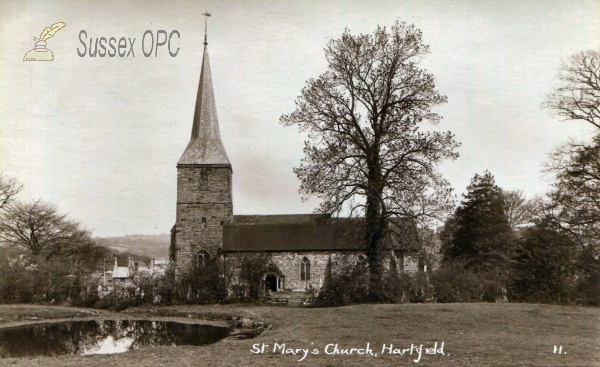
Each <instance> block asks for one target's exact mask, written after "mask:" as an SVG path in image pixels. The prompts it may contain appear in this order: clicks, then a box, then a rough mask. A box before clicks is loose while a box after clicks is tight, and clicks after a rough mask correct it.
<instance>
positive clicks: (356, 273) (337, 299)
mask: <svg viewBox="0 0 600 367" xmlns="http://www.w3.org/2000/svg"><path fill="white" fill-rule="evenodd" d="M327 267H328V270H327V271H326V276H325V280H324V282H323V288H322V289H321V292H320V293H319V299H318V301H317V303H316V306H317V307H325V306H326V307H329V306H343V305H349V304H354V303H362V302H365V301H366V300H367V297H368V289H369V278H368V269H367V262H366V261H358V262H357V261H354V260H353V259H351V258H350V257H336V259H335V263H334V262H333V261H332V259H331V258H330V259H329V261H328V264H327Z"/></svg>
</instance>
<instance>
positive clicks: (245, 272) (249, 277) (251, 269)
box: [231, 253, 271, 301]
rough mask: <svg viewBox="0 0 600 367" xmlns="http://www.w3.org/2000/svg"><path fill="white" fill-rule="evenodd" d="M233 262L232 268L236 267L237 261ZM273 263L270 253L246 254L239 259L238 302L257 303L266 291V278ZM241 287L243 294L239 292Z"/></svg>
mask: <svg viewBox="0 0 600 367" xmlns="http://www.w3.org/2000/svg"><path fill="white" fill-rule="evenodd" d="M231 260H232V264H231V265H232V266H236V260H234V259H231ZM270 263H271V255H270V254H268V253H254V254H245V255H244V256H242V257H241V258H238V259H237V266H238V269H239V283H238V294H237V299H238V300H244V299H245V300H250V301H256V300H258V299H259V298H260V296H261V295H262V292H263V290H264V289H265V284H264V276H265V273H266V272H267V270H268V267H269V264H270ZM240 287H241V290H242V291H241V292H239V290H240Z"/></svg>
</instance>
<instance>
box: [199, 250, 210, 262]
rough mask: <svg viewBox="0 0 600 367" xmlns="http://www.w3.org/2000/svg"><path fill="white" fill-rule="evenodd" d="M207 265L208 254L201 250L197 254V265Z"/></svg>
mask: <svg viewBox="0 0 600 367" xmlns="http://www.w3.org/2000/svg"><path fill="white" fill-rule="evenodd" d="M207 263H208V252H206V251H204V250H202V251H200V252H198V265H200V266H204V265H205V264H207Z"/></svg>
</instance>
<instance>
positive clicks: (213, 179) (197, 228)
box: [175, 165, 233, 264]
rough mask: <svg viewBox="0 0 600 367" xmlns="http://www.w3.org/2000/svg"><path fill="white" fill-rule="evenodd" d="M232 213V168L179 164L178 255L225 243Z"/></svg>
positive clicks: (189, 254) (194, 252) (191, 253)
mask: <svg viewBox="0 0 600 367" xmlns="http://www.w3.org/2000/svg"><path fill="white" fill-rule="evenodd" d="M232 216H233V205H232V197H231V168H230V167H227V166H224V167H219V168H216V167H207V166H200V165H194V166H191V165H189V166H188V165H185V166H178V167H177V218H176V226H175V252H176V253H175V255H176V256H175V258H176V260H177V263H178V264H182V262H183V261H184V259H187V258H190V257H191V256H194V255H195V254H196V253H197V252H199V251H201V250H208V249H210V248H214V247H218V248H220V247H221V246H222V242H223V225H224V224H225V223H226V222H228V221H230V220H231V218H232Z"/></svg>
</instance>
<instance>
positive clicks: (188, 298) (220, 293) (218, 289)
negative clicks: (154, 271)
mask: <svg viewBox="0 0 600 367" xmlns="http://www.w3.org/2000/svg"><path fill="white" fill-rule="evenodd" d="M223 267H224V264H223V260H222V259H221V258H220V256H214V255H213V256H206V257H205V258H203V259H202V261H200V260H199V259H198V258H197V257H194V258H193V260H192V261H191V264H190V266H186V267H182V268H181V269H180V273H179V274H178V278H179V279H178V280H177V283H176V285H177V288H178V291H179V299H180V300H182V301H184V303H218V302H223V301H224V300H225V298H226V297H227V288H226V282H225V279H224V278H223Z"/></svg>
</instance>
